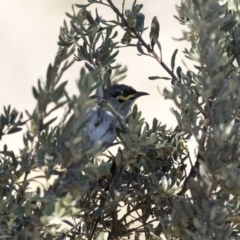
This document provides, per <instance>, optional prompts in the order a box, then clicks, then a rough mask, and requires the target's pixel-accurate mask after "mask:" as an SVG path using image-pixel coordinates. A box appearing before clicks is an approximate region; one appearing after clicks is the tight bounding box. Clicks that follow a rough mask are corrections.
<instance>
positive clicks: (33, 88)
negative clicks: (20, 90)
mask: <svg viewBox="0 0 240 240" xmlns="http://www.w3.org/2000/svg"><path fill="white" fill-rule="evenodd" d="M32 92H33V96H34V98H35V99H36V100H38V96H39V94H38V91H37V89H36V88H35V87H32Z"/></svg>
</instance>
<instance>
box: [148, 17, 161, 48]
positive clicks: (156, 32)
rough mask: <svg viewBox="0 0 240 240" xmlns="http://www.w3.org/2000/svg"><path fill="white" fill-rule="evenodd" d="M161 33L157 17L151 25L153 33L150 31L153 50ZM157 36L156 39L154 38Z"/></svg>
mask: <svg viewBox="0 0 240 240" xmlns="http://www.w3.org/2000/svg"><path fill="white" fill-rule="evenodd" d="M159 31H160V25H159V22H158V20H157V17H156V16H155V17H154V18H153V20H152V23H151V31H150V41H151V47H152V49H153V47H154V45H155V43H156V40H157V39H158V37H159ZM154 36H155V37H154Z"/></svg>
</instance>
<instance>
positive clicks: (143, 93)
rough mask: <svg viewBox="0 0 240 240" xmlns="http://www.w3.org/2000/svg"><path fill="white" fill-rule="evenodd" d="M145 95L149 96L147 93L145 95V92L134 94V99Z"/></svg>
mask: <svg viewBox="0 0 240 240" xmlns="http://www.w3.org/2000/svg"><path fill="white" fill-rule="evenodd" d="M145 95H149V93H146V92H137V93H136V94H135V98H138V97H141V96H145Z"/></svg>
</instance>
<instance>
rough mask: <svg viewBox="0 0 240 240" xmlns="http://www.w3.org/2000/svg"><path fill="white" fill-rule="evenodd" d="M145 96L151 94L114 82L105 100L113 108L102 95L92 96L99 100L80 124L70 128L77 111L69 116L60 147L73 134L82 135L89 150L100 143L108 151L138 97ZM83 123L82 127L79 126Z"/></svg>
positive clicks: (74, 120) (89, 108)
mask: <svg viewBox="0 0 240 240" xmlns="http://www.w3.org/2000/svg"><path fill="white" fill-rule="evenodd" d="M145 95H149V94H148V93H146V92H140V91H137V90H135V89H134V88H133V87H131V86H128V85H125V84H112V85H111V87H110V89H109V93H108V98H107V101H106V102H107V103H108V105H109V106H110V108H111V110H110V109H108V108H105V107H103V106H102V104H101V102H102V101H101V98H100V96H99V94H95V95H94V96H92V97H91V98H93V99H96V103H95V104H93V105H92V106H90V107H88V108H87V109H86V112H85V114H84V119H81V120H80V122H78V124H77V125H78V127H75V128H74V130H70V128H71V126H73V125H74V122H75V123H76V121H78V119H77V118H76V116H74V114H73V115H72V117H70V119H69V121H68V122H67V124H66V126H65V128H63V131H62V135H61V136H60V144H59V146H61V148H62V146H63V142H64V141H67V138H69V137H70V136H71V135H73V134H74V135H76V136H79V137H81V139H82V140H83V141H84V142H85V146H86V145H87V148H88V149H91V148H94V147H95V146H100V147H101V148H102V149H105V150H106V149H107V148H109V147H110V146H112V145H113V142H114V140H115V139H116V138H117V131H116V130H117V128H118V129H121V130H122V127H123V126H124V124H125V123H126V119H127V117H128V116H129V113H130V111H131V107H132V106H133V104H134V102H135V100H136V99H138V98H139V97H141V96H145ZM81 123H83V124H81ZM80 125H81V126H82V127H79V126H80ZM78 128H79V129H80V130H78ZM63 139H64V140H63ZM58 149H60V148H58Z"/></svg>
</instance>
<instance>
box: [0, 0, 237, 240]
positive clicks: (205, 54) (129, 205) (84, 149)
mask: <svg viewBox="0 0 240 240" xmlns="http://www.w3.org/2000/svg"><path fill="white" fill-rule="evenodd" d="M124 3H125V1H123V2H122V5H119V6H116V5H115V4H114V3H113V1H111V0H91V1H90V0H89V1H88V3H86V4H85V5H84V4H76V5H75V7H74V8H73V13H71V14H69V13H67V17H68V18H69V23H67V22H64V26H63V27H62V28H61V30H60V35H59V42H58V45H59V51H58V53H57V55H56V58H55V60H54V62H53V64H49V66H48V69H47V74H46V78H45V79H43V80H38V82H37V84H36V86H34V87H32V92H33V96H34V98H35V100H36V107H35V109H34V110H33V111H32V112H30V111H26V114H25V116H24V115H23V114H19V113H18V112H17V111H16V110H15V109H12V108H11V107H10V106H9V107H5V108H4V111H3V113H2V114H1V117H0V139H2V138H4V135H6V134H14V133H15V132H18V131H21V130H22V128H21V127H22V126H23V125H25V126H27V130H26V131H25V132H24V134H23V142H24V148H22V149H20V152H19V153H14V152H13V151H11V150H10V149H8V147H7V146H6V145H5V146H4V149H3V151H1V152H0V154H1V155H0V156H1V160H0V175H1V180H0V194H1V198H2V201H1V202H0V239H15V240H17V239H19V240H20V239H26V240H27V239H58V240H60V239H88V240H90V239H98V240H100V239H109V240H110V239H139V238H140V236H143V238H144V239H219V240H220V239H223V240H224V239H238V238H239V233H240V227H239V223H240V218H239V208H240V202H239V194H240V173H239V164H240V162H239V157H240V148H239V142H240V128H239V121H240V117H239V116H240V112H239V106H240V97H239V96H238V92H239V90H238V89H239V87H240V84H239V80H240V70H239V69H240V68H239V65H240V22H239V4H240V3H239V0H228V1H227V0H225V1H218V0H185V1H182V2H181V4H180V5H179V6H177V12H178V15H177V16H175V17H176V19H177V20H178V21H179V23H180V24H182V25H185V26H186V27H187V28H188V31H186V32H184V34H183V36H182V40H185V41H190V43H191V48H190V49H185V51H184V54H185V56H186V58H188V59H190V60H191V61H194V69H193V70H188V71H187V72H185V71H184V70H183V69H182V68H181V66H176V64H175V59H176V57H177V53H178V50H177V49H176V50H175V51H173V54H172V59H171V64H170V65H171V66H167V64H165V62H164V59H162V55H161V52H162V50H161V49H162V48H163V47H164V46H161V44H160V40H159V31H160V24H159V22H158V19H157V16H155V17H153V20H152V24H151V26H150V29H149V30H148V29H147V26H145V25H144V19H145V16H144V7H143V5H142V4H138V3H137V2H136V1H134V2H133V5H132V8H131V9H125V6H124ZM145 4H147V3H145ZM149 4H150V1H149ZM99 5H104V6H106V7H108V10H109V11H113V12H114V13H115V14H116V16H117V18H116V19H104V18H103V17H100V13H98V10H97V9H98V6H99ZM90 6H94V7H95V8H96V11H95V13H92V12H91V11H90V10H89V7H90ZM159 14H161V13H160V12H159ZM119 28H122V29H123V30H124V34H123V36H120V40H119V36H118V34H119V32H118V31H119ZM144 31H149V38H148V39H147V38H146V39H143V37H142V33H143V32H144ZM122 47H134V48H136V51H138V53H139V55H141V56H143V57H145V58H146V61H153V60H152V59H150V58H147V56H151V57H153V58H154V59H155V60H156V61H157V62H158V63H159V64H160V66H161V67H163V68H164V70H165V71H166V75H167V74H168V76H167V77H162V76H150V77H149V79H150V80H156V79H170V80H171V83H172V88H171V90H169V89H165V90H164V96H165V98H168V99H171V100H173V101H174V103H175V105H176V108H175V109H172V112H173V114H174V115H175V117H176V119H177V121H178V126H174V128H171V126H165V125H162V124H161V123H160V121H161V119H153V121H152V123H147V122H145V120H144V119H143V118H142V117H141V112H140V111H139V110H138V108H137V106H136V105H135V106H134V108H133V111H132V114H131V115H130V117H129V119H128V122H127V124H126V126H124V128H123V129H122V131H120V130H119V131H118V142H119V143H120V145H119V146H122V147H121V148H120V147H119V148H118V151H117V153H116V154H112V153H111V148H110V149H108V151H106V152H105V153H104V158H103V155H100V153H101V149H99V147H96V148H94V149H92V148H89V147H88V146H86V145H84V143H83V141H82V139H81V137H79V136H78V134H76V133H77V132H79V129H81V128H82V127H84V123H83V124H79V123H80V122H81V119H84V113H85V110H86V109H87V108H88V107H89V106H91V105H92V104H93V101H92V100H91V99H89V95H91V94H92V93H93V92H94V91H95V90H97V91H98V92H99V93H100V94H101V95H102V98H103V99H107V95H108V91H109V87H110V84H111V83H113V82H118V81H120V80H121V79H123V78H124V77H125V75H126V67H122V66H121V65H119V64H116V63H115V62H116V60H117V55H118V53H119V51H121V48H122ZM76 61H82V62H84V64H85V65H84V67H82V68H81V70H80V74H79V77H78V80H77V83H76V85H77V88H78V89H79V95H78V96H75V95H74V96H72V97H71V96H69V94H68V93H67V92H66V90H65V87H66V85H67V81H62V75H63V73H64V72H65V71H66V70H67V69H68V68H69V67H71V66H72V64H73V63H74V62H76ZM160 81H161V80H160ZM102 106H103V107H106V108H109V106H108V104H107V102H103V103H102ZM59 110H61V111H62V112H63V113H62V112H61V118H58V117H54V116H56V113H58V111H59ZM109 110H110V111H111V109H109ZM72 113H73V114H74V115H73V116H74V117H76V118H78V119H79V123H78V122H76V121H72V122H71V121H70V122H68V124H66V123H67V120H68V119H69V117H70V115H71V114H72ZM54 114H55V115H54ZM69 123H70V124H69ZM76 129H77V130H78V131H76ZM173 129H174V130H173ZM191 136H193V137H195V139H196V141H197V145H198V149H197V153H196V159H193V161H192V159H191V158H190V156H189V153H188V152H189V151H188V149H187V147H186V142H187V141H188V140H189V139H190V137H191ZM13 138H14V136H13ZM59 141H60V142H61V141H64V142H66V145H67V146H68V151H67V152H66V153H61V154H59V151H57V150H56V149H57V146H58V142H59ZM187 166H189V167H190V173H189V174H187V171H186V170H187ZM73 168H75V170H76V172H77V177H76V175H71V174H70V171H69V169H73ZM37 169H41V175H39V174H38V175H37V176H32V175H31V174H32V173H33V172H35V171H36V170H37ZM52 176H54V177H55V180H54V181H53V182H51V181H49V180H50V178H51V177H52ZM41 180H45V181H46V180H47V181H49V184H48V185H47V186H45V185H44V184H43V186H41V187H37V189H33V190H32V189H30V188H29V186H30V185H31V183H33V182H35V181H41ZM120 210H122V211H121V212H120ZM63 223H64V224H63ZM164 237H165V238H164Z"/></svg>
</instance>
